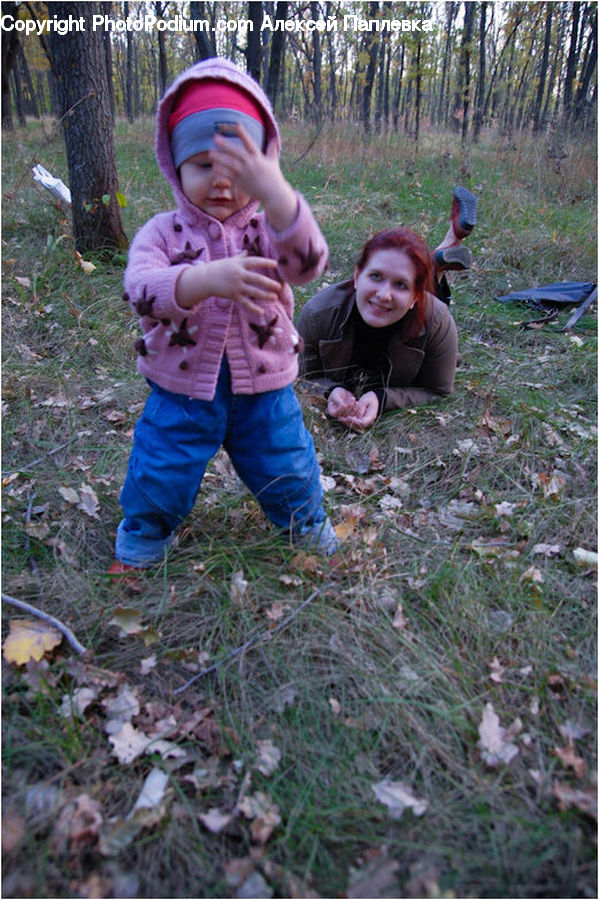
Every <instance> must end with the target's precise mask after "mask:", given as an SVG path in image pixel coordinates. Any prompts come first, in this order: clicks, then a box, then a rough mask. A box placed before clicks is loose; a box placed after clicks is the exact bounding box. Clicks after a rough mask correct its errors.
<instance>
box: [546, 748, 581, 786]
mask: <svg viewBox="0 0 599 900" xmlns="http://www.w3.org/2000/svg"><path fill="white" fill-rule="evenodd" d="M553 750H554V752H555V755H556V756H557V757H558V759H561V761H562V763H563V764H564V766H566V768H568V767H569V768H572V769H573V770H574V774H575V775H576V777H577V778H582V777H583V776H584V774H585V772H586V768H587V764H586V763H585V761H584V759H583V758H582V756H577V755H576V751H575V750H574V746H573V745H572V744H568V746H567V747H554V748H553Z"/></svg>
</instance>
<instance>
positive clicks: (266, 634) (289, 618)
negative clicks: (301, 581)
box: [173, 584, 330, 695]
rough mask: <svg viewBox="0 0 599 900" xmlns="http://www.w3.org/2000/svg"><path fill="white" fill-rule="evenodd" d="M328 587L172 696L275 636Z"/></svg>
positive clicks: (192, 679)
mask: <svg viewBox="0 0 599 900" xmlns="http://www.w3.org/2000/svg"><path fill="white" fill-rule="evenodd" d="M328 587H330V585H328V584H325V585H324V586H323V587H321V588H318V589H317V590H316V591H314V592H313V593H312V594H310V596H309V597H308V598H307V599H306V600H304V601H303V603H300V605H299V606H298V607H297V609H294V610H293V612H292V613H291V615H290V616H287V618H286V619H284V620H283V621H282V622H279V624H278V625H277V626H276V627H275V628H271V629H269V630H268V631H261V632H260V633H259V634H255V635H254V637H252V638H250V639H249V641H246V642H245V644H242V645H241V647H236V648H235V650H231V652H230V653H227V655H226V656H223V657H222V659H219V660H218V662H215V663H214V664H213V665H212V666H208V668H207V669H202V671H201V672H198V674H197V675H194V676H193V678H190V679H189V681H186V682H185V684H183V685H181V687H179V688H177V690H176V691H173V694H175V695H176V694H180V693H182V692H183V691H184V690H186V689H187V688H188V687H189V686H190V685H191V684H193V683H194V681H198V680H199V679H200V678H203V677H204V676H205V675H209V674H210V673H211V672H216V671H217V669H220V668H221V666H224V665H225V663H228V662H229V661H230V660H232V659H234V658H235V657H236V656H239V654H240V653H243V652H244V651H245V650H249V648H250V647H253V646H254V644H257V643H258V641H261V640H265V639H266V638H271V637H272V636H273V635H275V634H277V632H278V631H282V630H283V628H286V627H287V625H289V623H290V622H291V621H292V620H293V619H295V617H296V616H298V615H299V614H300V613H301V611H302V610H303V609H305V607H306V606H307V605H308V604H309V603H312V601H313V600H314V599H315V598H316V597H318V595H319V594H322V592H323V591H324V590H326V589H327V588H328Z"/></svg>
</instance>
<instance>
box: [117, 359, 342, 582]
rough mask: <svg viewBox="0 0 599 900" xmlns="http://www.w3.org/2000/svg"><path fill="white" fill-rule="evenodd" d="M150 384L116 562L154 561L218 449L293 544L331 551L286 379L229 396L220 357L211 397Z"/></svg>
mask: <svg viewBox="0 0 599 900" xmlns="http://www.w3.org/2000/svg"><path fill="white" fill-rule="evenodd" d="M151 387H152V393H151V394H150V396H149V397H148V400H147V402H146V406H145V409H144V411H143V413H142V416H141V418H140V420H139V421H138V423H137V425H136V428H135V436H134V441H133V449H132V451H131V456H130V459H129V468H128V471H127V477H126V479H125V484H124V486H123V490H122V492H121V496H120V502H121V506H122V507H123V512H124V514H125V517H124V519H123V520H122V522H121V523H120V525H119V527H118V531H117V539H116V557H117V559H120V560H121V562H123V563H126V564H127V565H132V566H144V565H151V564H152V563H154V562H158V561H160V560H162V558H163V556H164V550H165V547H167V546H168V545H169V544H170V543H171V541H172V537H173V532H174V530H175V528H176V527H177V526H178V525H179V524H180V523H181V522H182V521H183V519H184V518H185V516H186V515H187V514H188V513H189V512H190V511H191V509H192V507H193V505H194V503H195V500H196V497H197V494H198V491H199V489H200V485H201V483H202V478H203V477H204V472H205V470H206V466H207V464H208V462H209V460H210V459H211V458H212V457H213V456H214V455H215V454H216V452H217V451H218V449H219V448H220V447H221V446H223V447H224V448H225V450H226V451H227V453H228V454H229V456H230V458H231V460H232V462H233V465H234V466H235V469H236V470H237V473H238V474H239V476H240V478H241V479H242V480H243V481H244V483H245V484H246V485H247V487H248V488H249V489H250V490H251V492H252V493H253V494H254V496H255V497H256V499H257V500H258V502H259V503H260V505H261V507H262V509H263V510H264V512H265V513H266V515H267V516H268V518H269V519H270V520H271V521H272V522H273V523H274V524H275V525H276V526H277V528H279V529H281V530H282V531H283V532H285V533H287V534H289V535H290V537H291V540H292V541H294V542H296V543H305V544H312V545H313V546H314V547H315V549H318V550H322V551H324V552H326V553H332V552H333V551H334V550H335V549H336V548H337V541H336V538H335V533H334V530H333V528H332V526H331V523H330V521H329V520H328V518H327V516H326V513H325V511H324V509H323V506H322V488H321V485H320V470H319V466H318V461H317V459H316V453H315V451H314V443H313V441H312V438H311V437H310V435H309V434H308V431H307V430H306V427H305V425H304V422H303V416H302V411H301V407H300V405H299V403H298V400H297V398H296V396H295V394H294V392H293V386H292V385H289V386H288V387H285V388H282V389H281V390H277V391H268V392H266V393H263V394H251V395H246V394H233V393H232V391H231V378H230V372H229V367H228V364H227V362H226V359H225V360H223V364H222V366H221V370H220V374H219V378H218V383H217V386H216V394H215V396H214V400H211V401H206V400H194V399H191V398H189V397H186V396H184V395H183V394H174V393H171V392H170V391H166V390H164V389H163V388H161V387H158V385H155V384H151Z"/></svg>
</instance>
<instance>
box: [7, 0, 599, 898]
mask: <svg viewBox="0 0 599 900" xmlns="http://www.w3.org/2000/svg"><path fill="white" fill-rule="evenodd" d="M80 14H81V15H83V16H84V17H88V16H91V15H92V14H97V15H101V16H106V17H107V21H108V22H109V21H113V22H114V23H118V22H126V20H127V17H129V18H130V20H131V22H132V23H145V22H146V21H147V22H148V23H149V26H148V28H147V29H146V28H145V25H144V26H143V27H140V28H139V29H136V28H135V26H132V28H131V30H130V31H127V30H123V29H122V26H119V25H118V24H115V26H114V27H112V28H111V27H110V26H109V25H107V26H106V27H104V25H102V27H99V28H97V29H96V30H95V31H94V30H93V29H92V28H91V27H88V28H86V30H85V32H82V33H76V32H75V31H74V29H73V28H71V30H70V32H69V34H61V33H60V32H59V31H58V25H59V23H60V22H62V21H63V20H68V18H69V16H73V17H74V18H77V17H78V16H79V15H80ZM2 15H3V17H4V18H3V20H2V23H3V25H2V51H3V68H2V76H3V80H2V91H3V104H2V114H3V122H2V124H3V130H2V151H3V152H2V191H3V195H2V287H3V475H2V477H3V589H4V591H5V592H6V594H7V595H9V597H10V598H12V599H13V600H15V599H17V600H21V601H26V602H29V603H30V604H31V605H32V606H34V607H36V608H38V609H41V610H43V611H45V612H46V613H49V614H51V615H53V616H55V617H56V618H57V619H58V620H60V622H61V623H63V624H66V625H67V626H68V627H69V628H70V629H71V631H72V632H73V633H74V635H75V637H76V638H77V639H78V640H79V641H81V643H82V644H83V645H84V646H85V647H86V648H87V653H86V654H83V655H80V654H79V651H80V650H81V649H82V648H81V647H80V646H79V645H78V644H72V643H69V642H68V641H67V640H66V639H65V640H62V641H61V634H60V633H58V634H55V633H53V632H52V631H51V630H44V629H45V625H44V624H43V623H39V622H38V630H37V631H36V632H35V633H34V638H35V639H34V640H32V638H31V636H30V634H29V635H27V634H26V635H25V636H23V633H22V632H20V631H19V630H18V626H17V622H18V620H19V619H21V618H22V614H21V613H18V612H17V611H16V610H14V609H13V608H11V609H10V611H9V609H8V607H7V606H5V607H4V612H5V615H4V617H3V638H4V658H3V679H4V682H3V684H4V702H3V721H4V727H3V735H2V738H3V810H2V817H3V821H2V825H3V829H2V832H3V834H2V847H3V854H4V867H3V894H4V896H7V897H11V896H12V897H23V896H37V897H66V896H81V897H92V896H115V897H117V896H127V897H134V896H139V897H142V896H147V897H157V896H162V897H173V896H182V897H183V896H188V897H198V896H215V897H216V896H219V897H225V896H239V897H241V896H245V897H248V896H256V897H270V896H281V897H284V896H287V897H318V896H321V897H327V896H328V897H336V896H347V897H386V896H406V897H407V896H412V897H438V896H444V897H456V896H457V897H482V896H491V897H498V896H501V897H503V896H505V897H551V896H555V897H569V896H577V897H585V896H595V894H596V759H597V749H596V738H597V728H596V628H595V623H596V555H594V550H595V549H596V525H597V516H596V509H597V503H596V498H597V478H596V473H597V467H596V316H595V314H594V312H593V311H592V310H589V311H587V313H586V314H585V315H584V316H583V317H582V318H581V319H580V321H579V322H578V323H577V325H576V327H575V328H574V329H568V328H566V330H563V329H564V328H565V326H566V322H567V318H568V316H569V311H567V312H564V311H561V310H557V313H556V315H557V318H553V319H552V320H551V321H541V322H539V321H534V322H530V320H531V319H534V320H536V319H538V318H543V317H542V316H539V312H538V311H531V310H530V309H525V310H523V309H522V308H520V307H514V306H513V305H510V304H505V305H504V304H500V303H498V302H497V301H496V300H495V298H496V296H497V295H498V294H501V293H505V292H506V291H507V290H510V289H516V288H525V287H528V286H531V285H533V284H543V283H548V282H554V281H567V280H573V281H591V280H594V279H595V278H596V265H597V260H596V223H597V204H596V201H597V196H596V176H597V149H596V109H597V75H596V66H597V5H596V4H595V3H590V2H577V3H485V2H467V3H463V2H462V3H457V2H455V3H452V2H447V3H334V2H321V3H318V2H310V3H303V4H301V3H291V2H289V3H281V2H279V3H260V2H253V3H224V2H223V3H221V2H215V3H175V2H170V3H134V2H129V3H126V2H123V3H109V2H106V3H76V2H72V3H50V4H42V3H20V4H14V3H10V2H3V3H2ZM346 16H347V17H349V20H348V21H347V22H346V21H345V17H346ZM15 17H18V20H19V21H21V22H25V20H29V21H34V20H37V21H38V22H39V23H44V22H50V23H52V22H54V23H56V25H57V28H56V29H55V30H54V31H52V30H50V29H49V28H48V27H47V26H45V27H44V30H43V32H42V34H41V39H40V36H38V35H36V34H34V33H31V34H29V35H25V34H24V31H23V30H17V29H16V28H14V27H13V28H11V27H10V25H11V23H12V24H13V25H14V23H15V22H16V21H17V19H16V18H15ZM146 17H147V19H146ZM267 17H269V18H268V19H267ZM192 20H194V21H206V22H207V23H208V29H207V30H205V31H199V30H197V31H195V32H194V31H189V30H186V23H189V22H191V21H192ZM103 21H104V20H103ZM242 22H253V23H254V26H255V27H254V28H253V29H250V28H249V27H246V26H244V25H242V24H241V23H242ZM269 22H273V23H274V22H281V23H285V27H279V28H278V29H276V30H275V29H274V28H271V27H270V25H268V23H269ZM384 22H388V23H390V24H389V27H386V26H385V25H384V24H382V23H384ZM404 22H406V23H407V22H409V23H410V27H409V30H408V28H407V26H406V27H404V25H403V24H401V23H404ZM264 23H267V27H264V28H263V27H262V25H264ZM287 23H288V24H287ZM302 23H303V24H302ZM319 23H320V24H319ZM327 23H329V24H330V25H331V27H327ZM332 23H336V24H337V27H336V28H334V27H333V24H332ZM392 23H400V25H399V26H397V25H393V24H392ZM412 23H416V27H413V24H412ZM425 23H427V24H426V26H425ZM429 23H430V26H431V30H425V28H426V29H428V27H429ZM20 27H21V28H24V26H20ZM119 29H121V30H119ZM40 30H41V29H40ZM215 52H216V53H218V54H219V55H223V56H227V57H229V58H231V59H233V60H234V61H236V62H238V63H239V64H240V65H241V66H242V67H243V68H248V69H249V70H250V71H251V72H252V74H253V75H254V76H255V77H256V78H258V79H259V80H260V82H261V83H262V84H263V86H264V87H265V88H266V90H267V91H268V92H269V94H270V96H271V97H272V99H273V101H274V103H275V107H276V110H277V116H278V118H279V120H280V122H281V127H282V134H283V155H282V165H283V170H284V172H285V173H286V174H287V175H288V177H289V178H290V181H291V182H292V183H293V185H294V186H295V187H297V188H298V189H299V190H301V191H302V192H303V193H304V195H305V196H306V197H307V198H308V200H309V202H310V204H311V205H312V207H313V209H314V211H315V214H316V216H317V219H318V221H319V223H320V224H321V227H322V228H323V231H324V233H325V235H326V237H327V240H328V243H329V248H330V269H329V271H328V272H327V273H326V276H324V279H326V280H327V281H328V282H331V281H335V280H340V279H341V278H343V277H345V276H347V274H348V273H349V272H350V271H351V266H352V264H353V260H354V256H355V253H356V251H357V249H358V248H359V246H360V245H361V243H362V242H363V240H364V239H365V238H366V237H368V236H369V235H370V234H371V233H372V232H373V231H374V230H377V229H378V228H381V227H386V226H387V225H392V224H394V223H396V222H401V223H403V224H406V225H409V226H411V227H414V228H416V229H417V230H419V231H420V232H421V233H422V234H423V235H424V236H425V237H426V239H427V240H428V242H429V244H430V245H431V246H435V241H439V240H440V239H441V238H442V236H443V234H444V231H445V228H446V226H447V218H448V212H449V205H450V201H451V193H452V189H453V186H454V185H455V184H457V183H463V184H465V185H466V186H467V187H469V188H470V189H471V190H473V191H474V192H475V193H476V194H477V196H478V197H479V201H480V203H479V220H478V224H477V227H476V228H475V230H474V232H473V234H472V236H471V237H470V239H469V241H468V246H469V247H470V248H471V250H472V252H473V256H474V263H473V266H472V269H471V270H469V271H468V272H466V273H452V275H451V276H450V278H451V285H452V294H453V297H452V305H451V310H452V313H453V315H454V317H455V319H456V322H457V325H458V331H459V334H460V351H461V354H462V364H461V366H460V367H459V369H458V372H457V378H456V391H455V394H454V395H453V396H452V397H450V398H447V399H446V400H444V401H443V403H442V404H433V405H431V406H430V407H424V408H419V409H415V410H406V411H402V412H401V413H398V414H394V415H389V416H385V417H383V419H382V420H381V421H380V422H379V423H377V424H376V426H375V427H374V428H373V429H371V430H369V432H368V433H367V434H365V435H363V436H360V435H351V434H349V433H348V432H346V431H344V430H343V429H341V428H338V427H336V426H335V424H334V423H332V422H330V421H329V420H327V417H326V415H325V411H324V407H323V404H322V401H321V399H320V398H318V397H317V396H315V395H313V394H312V393H311V392H310V390H309V385H307V384H302V383H301V382H300V383H298V385H297V391H298V396H299V397H300V400H301V402H302V405H303V408H304V413H305V416H306V420H307V423H308V425H309V428H310V431H311V433H312V434H313V435H314V439H315V442H316V445H317V449H318V453H319V457H320V461H321V466H322V471H323V484H324V486H325V488H326V497H327V505H328V508H329V510H330V511H331V514H332V516H333V519H334V521H335V524H336V527H337V529H338V533H339V535H340V538H341V541H342V550H341V553H340V559H341V565H340V567H339V568H337V569H336V570H335V571H331V570H330V569H329V568H328V567H327V565H326V564H325V563H324V562H323V561H322V560H319V559H317V558H316V557H311V556H306V555H305V554H297V553H296V552H295V551H294V550H293V549H292V548H289V547H286V546H283V545H281V544H280V543H279V542H277V541H276V540H274V538H273V534H272V531H271V530H270V529H269V527H268V524H267V523H266V522H265V521H264V519H263V517H262V516H261V513H260V510H259V508H258V507H257V505H256V504H255V502H254V501H253V500H252V498H251V497H249V496H248V494H247V492H246V491H245V490H244V488H243V485H241V484H240V482H239V480H238V479H237V478H236V476H235V473H234V472H233V471H232V469H231V467H230V465H229V464H228V461H227V459H226V457H225V456H224V455H219V456H218V457H217V458H216V459H215V460H214V462H213V464H212V465H211V467H210V469H209V471H208V473H207V475H206V478H205V482H204V485H203V489H202V495H201V501H200V502H198V505H197V508H196V509H195V510H194V512H193V513H192V515H191V516H190V517H189V520H188V521H187V522H186V524H185V527H184V528H183V529H182V530H181V533H180V535H179V546H178V547H177V550H176V552H175V553H173V554H171V556H170V557H169V558H168V559H167V560H165V562H164V565H162V566H160V567H158V568H157V569H156V570H155V571H152V572H148V573H146V574H145V575H144V576H143V577H142V578H141V584H140V585H139V586H138V589H137V590H134V589H132V590H131V591H129V590H127V589H126V588H119V587H118V586H117V587H115V586H114V585H112V584H110V583H109V581H108V579H107V578H106V575H105V572H106V569H107V566H108V565H109V563H110V561H111V559H112V552H113V540H114V531H115V528H116V524H117V522H118V520H119V516H120V508H119V504H118V493H119V488H120V486H121V484H122V481H123V477H124V472H125V468H126V464H127V458H128V453H129V450H130V446H131V436H132V430H133V427H134V424H135V421H136V419H137V417H138V416H139V413H140V410H141V408H142V407H143V403H144V399H145V394H146V387H145V384H144V382H143V380H142V379H140V378H139V377H138V376H136V374H135V350H134V345H135V341H136V339H137V337H138V330H137V328H138V326H137V323H136V321H134V319H133V318H132V317H131V316H130V315H129V314H128V312H127V307H126V305H125V304H123V302H122V299H121V293H122V275H123V267H124V264H125V260H126V244H127V239H128V238H130V237H132V236H133V234H134V233H135V231H136V229H137V228H138V227H140V226H141V224H143V222H144V221H146V220H147V219H148V218H149V217H150V216H151V215H152V214H154V213H155V212H159V211H161V210H163V209H165V208H170V206H171V204H172V197H171V193H170V189H169V187H168V185H166V184H165V183H164V181H163V179H162V178H161V176H160V175H159V173H158V170H157V167H156V162H155V159H154V151H153V130H154V124H153V111H154V108H155V104H156V101H157V98H158V97H159V96H160V94H161V92H162V89H163V86H164V85H165V84H167V83H169V82H170V81H171V80H172V79H173V78H174V76H175V75H176V74H177V73H178V72H179V71H180V70H181V69H183V68H184V67H186V66H188V65H189V64H190V63H191V62H193V61H194V60H195V59H197V58H199V57H204V56H209V55H211V54H213V53H215ZM68 54H71V56H70V57H69V56H68ZM71 66H76V67H77V68H76V69H75V68H74V69H71V68H70V67H71ZM74 71H76V72H77V75H76V77H74V76H73V75H72V72H74ZM98 158H99V159H100V162H101V166H100V176H101V183H95V184H94V183H92V182H91V181H90V180H89V175H90V173H91V172H95V171H96V169H95V161H96V160H97V159H98ZM74 163H76V165H74ZM34 164H42V165H43V166H44V167H46V168H47V169H48V170H49V171H50V172H51V173H53V174H55V175H56V176H58V177H60V178H62V179H63V180H64V182H65V183H66V184H68V185H69V187H70V188H71V190H72V191H73V196H74V198H77V199H76V200H75V202H74V204H73V208H72V209H71V210H68V209H66V208H65V207H64V205H62V204H60V203H59V202H57V201H55V200H54V199H53V198H52V196H51V195H50V194H49V193H48V192H47V191H46V190H45V189H44V188H43V187H41V186H40V184H39V183H37V182H35V181H34V180H33V179H32V173H31V168H32V166H33V165H34ZM79 182H80V183H79ZM86 192H87V193H86ZM106 213H110V215H106ZM107 245H108V252H107ZM324 283H326V281H325V280H321V282H320V283H318V284H314V285H310V286H306V287H304V288H300V289H297V290H296V291H295V298H296V308H297V309H299V308H300V307H301V305H302V303H304V302H305V301H306V299H307V298H308V297H309V296H310V295H311V293H313V292H314V291H315V290H316V289H317V288H318V287H319V286H320V285H321V284H324ZM189 679H194V680H193V681H192V683H191V684H189V685H187V686H186V684H187V682H188V681H189Z"/></svg>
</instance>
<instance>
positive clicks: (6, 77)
mask: <svg viewBox="0 0 599 900" xmlns="http://www.w3.org/2000/svg"><path fill="white" fill-rule="evenodd" d="M17 14H18V8H17V4H16V3H6V2H5V3H2V15H3V16H6V15H8V16H14V18H17ZM18 52H19V35H18V32H17V31H16V30H15V29H13V30H12V31H4V30H3V31H2V128H3V129H5V130H7V131H12V130H13V128H14V125H13V120H12V108H11V102H10V75H11V72H12V70H13V66H14V64H15V61H16V59H17V54H18Z"/></svg>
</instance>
